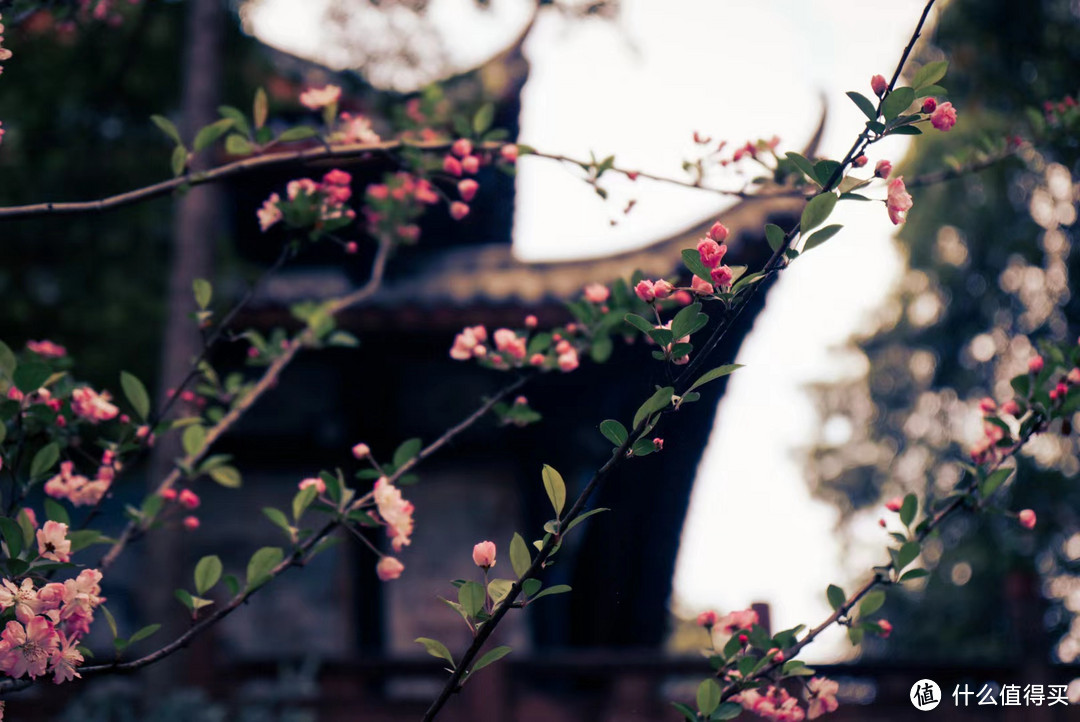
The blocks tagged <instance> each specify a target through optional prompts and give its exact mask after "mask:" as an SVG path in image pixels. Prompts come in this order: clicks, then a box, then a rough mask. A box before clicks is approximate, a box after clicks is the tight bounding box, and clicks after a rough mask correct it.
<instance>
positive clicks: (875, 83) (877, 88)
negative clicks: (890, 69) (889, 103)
mask: <svg viewBox="0 0 1080 722" xmlns="http://www.w3.org/2000/svg"><path fill="white" fill-rule="evenodd" d="M870 88H871V89H872V90H873V91H874V95H876V96H878V97H879V98H880V97H881V96H882V95H884V94H885V91H886V90H888V89H889V83H888V81H886V80H885V76H884V75H875V76H874V77H872V78H870Z"/></svg>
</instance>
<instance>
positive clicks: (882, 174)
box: [874, 160, 892, 178]
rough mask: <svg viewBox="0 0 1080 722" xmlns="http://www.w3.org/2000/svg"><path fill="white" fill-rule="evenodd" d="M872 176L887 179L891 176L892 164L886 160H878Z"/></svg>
mask: <svg viewBox="0 0 1080 722" xmlns="http://www.w3.org/2000/svg"><path fill="white" fill-rule="evenodd" d="M874 175H876V176H877V177H878V178H888V177H889V176H890V175H892V163H890V162H889V161H887V160H879V161H878V162H877V165H876V166H874Z"/></svg>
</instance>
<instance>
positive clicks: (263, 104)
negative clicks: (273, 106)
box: [252, 88, 270, 128]
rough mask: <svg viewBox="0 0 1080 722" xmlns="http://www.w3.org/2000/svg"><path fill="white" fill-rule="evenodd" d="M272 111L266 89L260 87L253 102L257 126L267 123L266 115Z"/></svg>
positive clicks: (253, 113) (253, 114) (253, 112)
mask: <svg viewBox="0 0 1080 722" xmlns="http://www.w3.org/2000/svg"><path fill="white" fill-rule="evenodd" d="M269 112H270V103H269V102H268V101H267V98H266V91H265V90H263V89H262V88H259V89H258V90H256V91H255V102H254V103H253V104H252V116H253V117H254V118H255V127H256V128H261V127H263V126H264V125H266V116H267V115H268V114H269Z"/></svg>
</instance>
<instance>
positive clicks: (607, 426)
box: [600, 419, 629, 446]
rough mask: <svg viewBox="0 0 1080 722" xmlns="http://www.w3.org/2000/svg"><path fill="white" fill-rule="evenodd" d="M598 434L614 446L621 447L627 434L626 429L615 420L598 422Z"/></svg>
mask: <svg viewBox="0 0 1080 722" xmlns="http://www.w3.org/2000/svg"><path fill="white" fill-rule="evenodd" d="M600 433H601V434H603V435H604V438H605V439H607V440H608V441H610V442H611V443H613V444H615V446H622V445H623V444H625V443H626V439H627V438H628V437H629V434H628V433H627V431H626V427H625V426H623V425H622V424H620V423H619V422H618V421H616V420H615V419H607V420H606V421H601V422H600Z"/></svg>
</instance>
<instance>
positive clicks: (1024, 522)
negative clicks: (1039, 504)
mask: <svg viewBox="0 0 1080 722" xmlns="http://www.w3.org/2000/svg"><path fill="white" fill-rule="evenodd" d="M1019 519H1020V526H1022V527H1024V528H1025V529H1034V528H1035V521H1036V519H1035V512H1034V511H1032V510H1031V509H1024V510H1023V511H1021V512H1020V514H1019Z"/></svg>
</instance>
